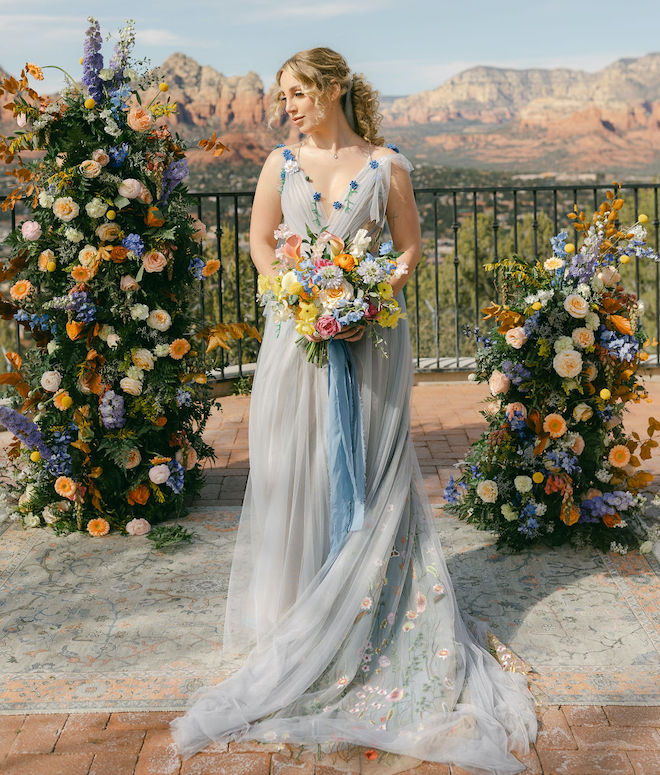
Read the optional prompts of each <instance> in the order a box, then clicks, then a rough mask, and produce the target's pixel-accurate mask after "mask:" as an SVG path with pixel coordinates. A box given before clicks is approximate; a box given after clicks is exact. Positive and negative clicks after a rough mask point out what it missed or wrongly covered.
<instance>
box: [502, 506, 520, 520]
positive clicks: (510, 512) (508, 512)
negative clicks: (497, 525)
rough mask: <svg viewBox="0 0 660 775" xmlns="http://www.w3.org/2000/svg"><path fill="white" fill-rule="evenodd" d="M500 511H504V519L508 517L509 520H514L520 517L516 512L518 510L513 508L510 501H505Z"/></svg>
mask: <svg viewBox="0 0 660 775" xmlns="http://www.w3.org/2000/svg"><path fill="white" fill-rule="evenodd" d="M500 511H501V512H502V516H503V517H504V519H506V521H507V522H513V521H514V520H516V519H517V518H518V514H517V513H516V510H515V509H514V508H513V506H512V505H511V504H510V503H505V504H504V505H503V506H502V507H501V508H500Z"/></svg>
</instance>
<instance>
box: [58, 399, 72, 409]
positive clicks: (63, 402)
mask: <svg viewBox="0 0 660 775" xmlns="http://www.w3.org/2000/svg"><path fill="white" fill-rule="evenodd" d="M60 405H61V406H63V407H64V408H65V409H69V408H71V407H72V406H73V398H71V396H62V398H60Z"/></svg>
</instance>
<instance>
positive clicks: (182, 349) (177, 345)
mask: <svg viewBox="0 0 660 775" xmlns="http://www.w3.org/2000/svg"><path fill="white" fill-rule="evenodd" d="M189 350H190V342H188V340H187V339H175V340H174V341H173V342H172V344H170V358H174V360H175V361H180V360H181V358H183V356H184V355H185V354H186V353H187V352H188V351H189Z"/></svg>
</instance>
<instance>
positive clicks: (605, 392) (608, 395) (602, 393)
mask: <svg viewBox="0 0 660 775" xmlns="http://www.w3.org/2000/svg"><path fill="white" fill-rule="evenodd" d="M600 397H601V398H602V399H603V401H607V399H608V398H612V393H611V392H610V391H609V390H608V389H607V388H603V389H602V390H601V391H600Z"/></svg>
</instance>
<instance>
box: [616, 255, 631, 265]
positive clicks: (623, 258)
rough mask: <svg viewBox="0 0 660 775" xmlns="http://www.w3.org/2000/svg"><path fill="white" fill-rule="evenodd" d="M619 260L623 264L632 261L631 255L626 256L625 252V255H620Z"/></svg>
mask: <svg viewBox="0 0 660 775" xmlns="http://www.w3.org/2000/svg"><path fill="white" fill-rule="evenodd" d="M619 261H620V262H621V263H622V264H627V263H628V262H629V261H630V256H626V255H625V254H624V255H623V256H620V257H619Z"/></svg>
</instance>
